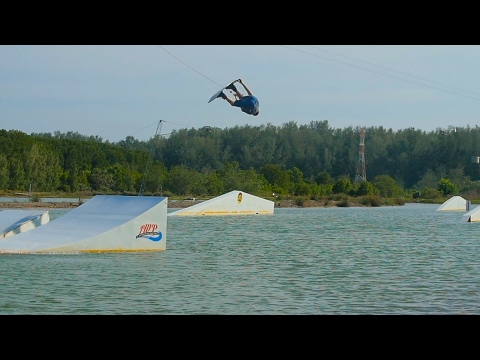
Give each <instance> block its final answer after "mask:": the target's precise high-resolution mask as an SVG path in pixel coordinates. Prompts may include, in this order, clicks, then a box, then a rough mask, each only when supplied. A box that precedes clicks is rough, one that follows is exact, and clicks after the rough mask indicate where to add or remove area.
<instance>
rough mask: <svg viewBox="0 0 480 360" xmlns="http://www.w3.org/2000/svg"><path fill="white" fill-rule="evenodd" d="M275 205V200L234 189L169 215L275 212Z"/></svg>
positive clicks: (261, 213)
mask: <svg viewBox="0 0 480 360" xmlns="http://www.w3.org/2000/svg"><path fill="white" fill-rule="evenodd" d="M274 205H275V203H274V202H273V201H270V200H266V199H262V198H260V197H258V196H255V195H251V194H247V193H246V192H242V191H238V190H233V191H230V192H229V193H226V194H223V195H220V196H217V197H216V198H213V199H210V200H206V201H204V202H202V203H200V204H196V205H192V206H189V207H187V208H185V209H181V210H177V211H173V212H171V213H169V214H168V216H199V215H217V216H218V215H263V214H273V209H274Z"/></svg>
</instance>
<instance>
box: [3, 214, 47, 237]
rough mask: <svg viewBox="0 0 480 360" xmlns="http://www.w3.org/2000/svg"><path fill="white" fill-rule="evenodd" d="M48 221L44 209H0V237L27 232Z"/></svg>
mask: <svg viewBox="0 0 480 360" xmlns="http://www.w3.org/2000/svg"><path fill="white" fill-rule="evenodd" d="M49 221H50V214H49V212H48V211H45V210H2V211H0V239H3V238H6V237H9V236H13V235H16V234H20V233H23V232H27V231H29V230H32V229H35V228H36V227H38V226H41V225H45V224H47V223H48V222H49Z"/></svg>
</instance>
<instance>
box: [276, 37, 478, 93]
mask: <svg viewBox="0 0 480 360" xmlns="http://www.w3.org/2000/svg"><path fill="white" fill-rule="evenodd" d="M280 46H282V47H284V48H286V49H290V50H295V51H298V52H301V53H304V54H308V55H312V56H315V57H319V58H322V59H325V60H330V61H334V62H337V63H340V64H344V65H348V66H352V67H356V68H358V69H362V70H366V71H370V72H373V73H376V74H380V75H384V76H388V77H391V78H393V79H398V80H402V81H406V82H409V83H412V84H416V85H421V86H425V87H428V88H431V89H435V90H439V91H443V92H446V93H449V94H454V95H457V96H463V97H466V98H470V99H473V100H477V101H480V99H479V98H475V97H472V96H467V95H462V94H458V93H455V92H453V91H448V90H443V89H439V88H436V87H433V86H430V85H426V84H422V83H418V82H415V81H411V80H407V79H402V78H399V77H396V76H392V75H388V74H385V73H381V72H378V71H374V70H370V69H366V68H363V67H361V66H356V65H353V64H349V63H346V62H343V61H339V60H334V59H330V58H327V57H324V56H320V55H317V54H312V53H310V52H307V51H303V50H299V49H295V48H292V47H288V46H285V45H280Z"/></svg>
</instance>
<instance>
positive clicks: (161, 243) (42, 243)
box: [0, 195, 168, 254]
mask: <svg viewBox="0 0 480 360" xmlns="http://www.w3.org/2000/svg"><path fill="white" fill-rule="evenodd" d="M167 202H168V198H166V197H158V196H117V195H97V196H94V197H93V198H91V199H90V200H89V201H86V202H84V203H83V204H81V205H80V206H78V207H77V208H74V209H72V210H70V211H69V212H67V213H66V214H65V215H62V216H60V217H59V218H57V219H55V220H52V221H50V222H49V223H48V224H45V225H42V226H40V227H37V228H35V229H32V230H30V231H28V232H25V233H20V234H17V235H15V236H11V237H8V238H5V239H3V240H1V241H0V253H21V254H23V253H79V252H115V251H121V252H124V251H135V252H139V251H162V250H166V235H167V234H166V231H167Z"/></svg>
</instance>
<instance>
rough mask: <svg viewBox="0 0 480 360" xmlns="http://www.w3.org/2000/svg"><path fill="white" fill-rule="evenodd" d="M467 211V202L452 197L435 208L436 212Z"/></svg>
mask: <svg viewBox="0 0 480 360" xmlns="http://www.w3.org/2000/svg"><path fill="white" fill-rule="evenodd" d="M462 210H463V211H467V200H465V199H464V198H462V197H461V196H453V197H451V198H450V199H448V200H447V201H445V202H444V203H443V204H442V205H440V206H439V207H438V208H437V211H462Z"/></svg>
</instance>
